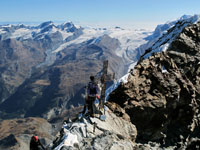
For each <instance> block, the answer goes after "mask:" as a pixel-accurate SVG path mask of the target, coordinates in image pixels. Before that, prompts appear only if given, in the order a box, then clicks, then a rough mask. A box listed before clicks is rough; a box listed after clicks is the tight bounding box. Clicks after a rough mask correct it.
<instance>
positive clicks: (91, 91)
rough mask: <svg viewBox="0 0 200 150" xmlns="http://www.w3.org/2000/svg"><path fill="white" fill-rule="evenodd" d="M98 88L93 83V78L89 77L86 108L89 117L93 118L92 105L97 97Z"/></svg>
mask: <svg viewBox="0 0 200 150" xmlns="http://www.w3.org/2000/svg"><path fill="white" fill-rule="evenodd" d="M97 93H98V86H97V84H96V83H95V80H94V76H90V82H89V83H88V86H87V98H86V105H87V106H88V112H89V114H90V116H91V117H94V110H93V104H94V101H95V100H96V97H98V94H97Z"/></svg>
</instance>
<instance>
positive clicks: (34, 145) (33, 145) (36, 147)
mask: <svg viewBox="0 0 200 150" xmlns="http://www.w3.org/2000/svg"><path fill="white" fill-rule="evenodd" d="M30 150H45V148H44V146H43V145H42V144H41V142H40V140H39V139H38V141H37V142H36V141H34V140H33V139H31V142H30Z"/></svg>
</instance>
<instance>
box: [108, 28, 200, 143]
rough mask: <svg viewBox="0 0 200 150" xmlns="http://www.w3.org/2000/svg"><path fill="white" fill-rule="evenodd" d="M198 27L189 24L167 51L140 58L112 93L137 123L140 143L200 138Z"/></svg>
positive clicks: (134, 122) (116, 101)
mask: <svg viewBox="0 0 200 150" xmlns="http://www.w3.org/2000/svg"><path fill="white" fill-rule="evenodd" d="M199 26H200V24H197V25H192V26H190V27H186V28H185V29H184V30H183V32H182V33H181V34H180V35H179V36H178V37H177V38H176V40H175V41H174V42H172V44H171V46H170V47H169V49H168V51H166V52H163V53H157V54H154V55H153V56H150V57H149V58H148V59H145V60H143V61H141V62H140V64H138V65H137V66H136V67H135V69H134V72H133V73H132V74H130V76H129V79H128V83H126V84H121V85H120V86H119V87H118V88H117V89H116V90H115V91H114V92H113V93H112V94H111V95H110V99H109V101H111V102H115V103H117V104H119V105H120V106H121V107H122V108H123V109H124V110H125V112H126V113H127V114H128V115H129V116H130V119H131V122H132V123H133V124H135V125H136V128H137V130H138V136H137V141H138V142H147V141H156V142H159V143H161V144H166V145H177V143H179V142H181V143H182V144H183V143H184V142H185V141H188V139H190V138H191V137H198V132H199V102H200V95H199V87H200V84H199V69H200V66H199V62H200V61H199V60H200V59H199V58H200V57H199V56H200V50H199V47H200V46H199V45H200V44H199V40H198V38H199V33H200V30H199V29H200V28H199Z"/></svg>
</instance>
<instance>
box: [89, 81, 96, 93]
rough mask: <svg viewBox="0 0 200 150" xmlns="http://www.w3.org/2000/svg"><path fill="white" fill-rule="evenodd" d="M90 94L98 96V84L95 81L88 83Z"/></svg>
mask: <svg viewBox="0 0 200 150" xmlns="http://www.w3.org/2000/svg"><path fill="white" fill-rule="evenodd" d="M88 94H89V96H90V95H92V96H96V94H97V85H96V84H95V83H94V82H89V84H88Z"/></svg>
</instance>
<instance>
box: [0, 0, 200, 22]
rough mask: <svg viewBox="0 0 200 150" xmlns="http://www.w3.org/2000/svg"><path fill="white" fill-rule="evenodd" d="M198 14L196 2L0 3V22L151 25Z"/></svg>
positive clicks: (51, 0) (33, 0) (199, 3)
mask: <svg viewBox="0 0 200 150" xmlns="http://www.w3.org/2000/svg"><path fill="white" fill-rule="evenodd" d="M184 14H189V15H194V14H200V0H1V1H0V22H43V21H48V20H51V21H72V22H74V23H78V24H102V25H133V26H134V25H135V26H140V25H141V26H151V25H154V24H158V23H165V22H166V21H169V20H174V19H177V18H179V17H181V16H182V15H184Z"/></svg>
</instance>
